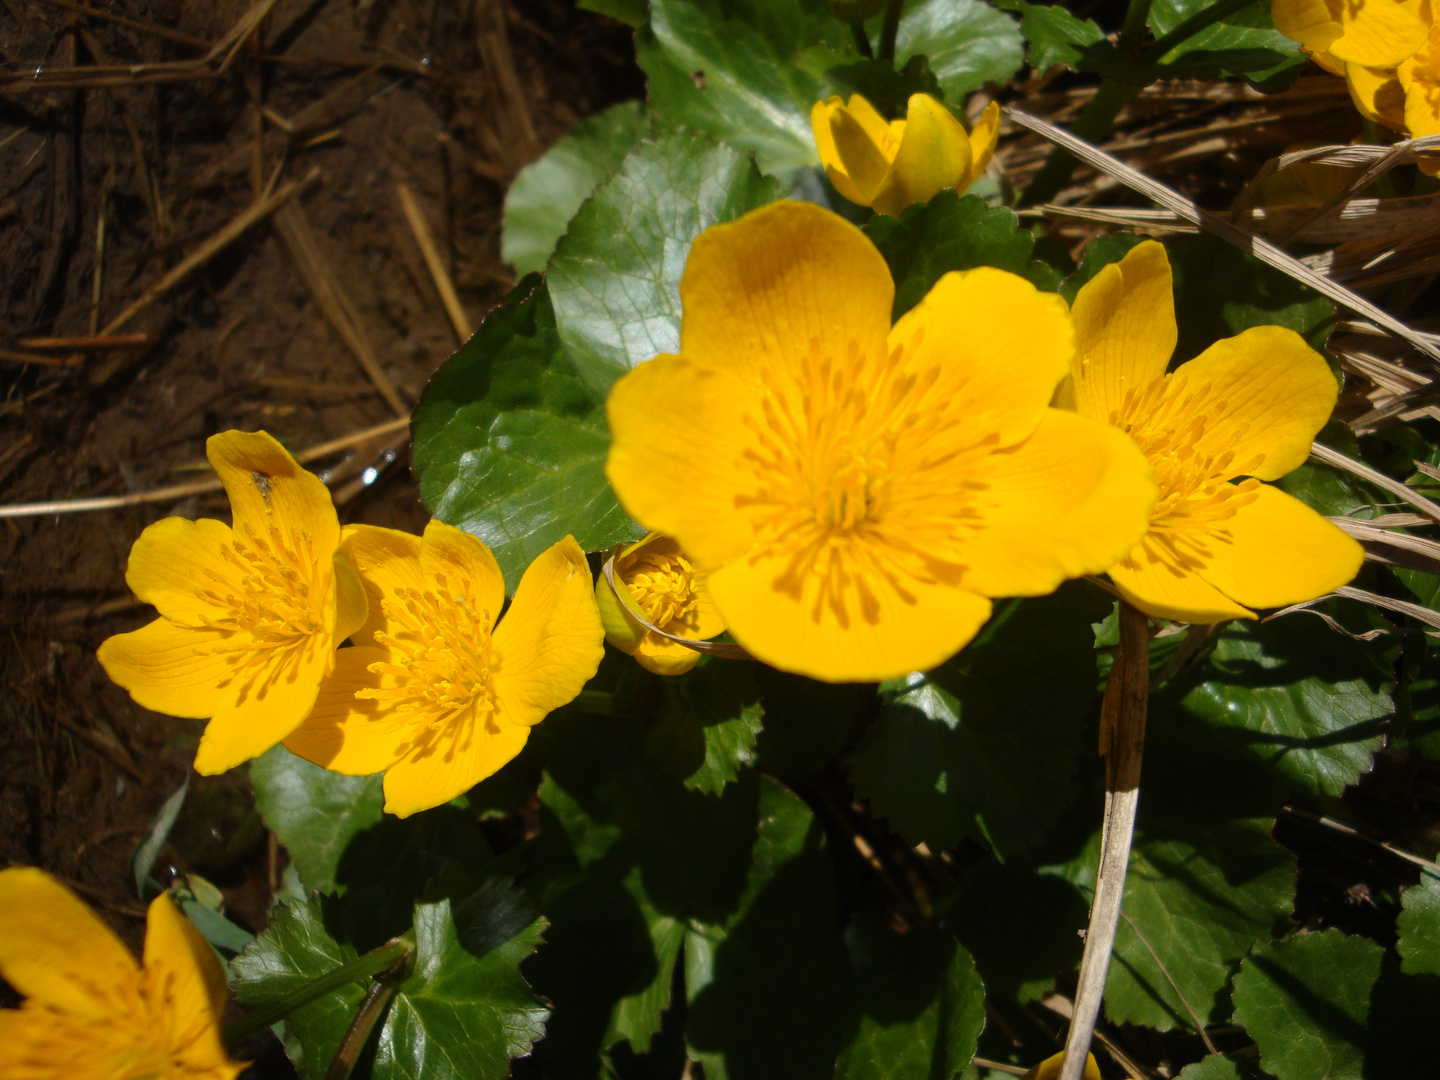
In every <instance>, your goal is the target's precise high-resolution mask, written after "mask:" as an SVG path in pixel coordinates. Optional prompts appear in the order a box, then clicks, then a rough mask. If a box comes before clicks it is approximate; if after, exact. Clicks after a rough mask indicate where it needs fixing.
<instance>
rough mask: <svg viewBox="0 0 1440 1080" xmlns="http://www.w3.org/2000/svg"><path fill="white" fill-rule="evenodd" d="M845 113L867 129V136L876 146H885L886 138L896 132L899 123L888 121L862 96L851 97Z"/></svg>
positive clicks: (852, 95)
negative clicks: (896, 125)
mask: <svg viewBox="0 0 1440 1080" xmlns="http://www.w3.org/2000/svg"><path fill="white" fill-rule="evenodd" d="M845 111H846V112H848V113H849V114H850V115H851V117H853V118H854V120H855V122H856V123H857V124H859V125H860V126H861V127H862V128H864V129H865V132H866V134H868V135H869V136H870V141H871V142H873V143H874V144H875V145H876V146H884V145H885V141H886V138H887V137H888V136H889V135H890V134H891V132H893V131H894V128H895V124H896V123H898V122H899V121H887V120H886V119H885V118H884V117H883V116H881V115H880V114H879V112H877V111H876V109H875V106H874V105H871V104H870V102H869V100H868V99H867V98H865V97H864V96H862V95H860V94H851V95H850V100H849V101H847V102H846V103H845Z"/></svg>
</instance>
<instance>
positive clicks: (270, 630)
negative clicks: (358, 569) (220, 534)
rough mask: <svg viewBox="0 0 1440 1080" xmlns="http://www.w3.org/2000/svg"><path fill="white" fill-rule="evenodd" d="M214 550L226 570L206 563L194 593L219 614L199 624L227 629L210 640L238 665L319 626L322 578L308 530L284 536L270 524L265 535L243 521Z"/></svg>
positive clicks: (321, 626) (307, 635) (252, 661)
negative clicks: (228, 568) (216, 639)
mask: <svg viewBox="0 0 1440 1080" xmlns="http://www.w3.org/2000/svg"><path fill="white" fill-rule="evenodd" d="M220 556H221V558H223V559H224V560H225V561H226V562H227V563H229V564H230V566H231V567H232V568H233V569H232V571H231V573H228V574H227V573H223V572H221V571H219V570H212V569H207V570H205V571H204V576H205V577H206V578H208V579H209V582H210V583H209V584H208V585H205V586H202V587H201V588H199V589H197V590H195V594H196V596H198V597H199V598H200V599H201V600H203V601H205V602H206V603H207V604H209V605H211V606H213V607H216V608H219V609H220V611H221V614H219V615H216V616H211V617H209V618H205V619H203V620H202V624H203V625H204V626H207V627H209V628H211V629H214V630H223V631H226V633H227V634H228V635H231V636H230V637H228V638H227V640H225V641H224V642H222V643H221V644H218V645H215V646H213V650H214V651H215V652H216V653H228V654H233V655H234V656H235V658H236V661H235V662H236V663H237V665H239V666H241V667H246V666H251V665H254V664H260V663H263V662H264V660H265V658H266V657H267V656H268V655H269V654H270V653H272V652H273V651H274V650H276V649H288V648H290V647H291V646H293V645H297V644H299V643H301V642H303V641H305V640H307V639H308V638H310V637H312V636H313V635H315V634H319V633H321V632H323V631H324V630H325V623H326V620H325V618H324V615H323V613H322V610H321V607H322V601H323V600H324V597H323V596H322V595H321V591H322V583H321V582H320V581H318V580H317V578H318V576H319V575H317V574H316V565H317V560H316V557H315V544H314V541H313V540H312V538H311V536H310V534H309V533H306V532H300V531H298V530H295V531H291V533H290V535H289V536H288V537H287V536H286V535H285V534H284V533H282V532H281V530H280V529H279V528H278V527H277V526H275V525H271V526H270V529H269V532H268V533H267V534H266V535H261V534H260V532H258V531H257V530H256V529H255V528H254V527H253V526H250V525H246V526H245V529H244V533H243V535H242V534H241V533H240V532H239V531H237V532H236V533H235V534H234V536H233V539H232V540H231V542H230V543H229V544H227V545H225V546H224V547H222V548H221V549H220Z"/></svg>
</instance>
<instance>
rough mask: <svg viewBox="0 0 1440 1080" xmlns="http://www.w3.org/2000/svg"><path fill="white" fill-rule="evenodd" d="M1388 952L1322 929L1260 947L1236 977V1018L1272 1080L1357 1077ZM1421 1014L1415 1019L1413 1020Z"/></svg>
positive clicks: (1356, 1079) (1366, 941)
mask: <svg viewBox="0 0 1440 1080" xmlns="http://www.w3.org/2000/svg"><path fill="white" fill-rule="evenodd" d="M1384 952H1385V950H1384V949H1382V948H1381V947H1380V946H1379V945H1377V944H1375V942H1373V941H1370V940H1369V939H1367V938H1361V937H1347V936H1346V935H1345V934H1343V933H1341V932H1340V931H1339V930H1322V931H1320V932H1319V933H1313V934H1305V935H1303V936H1300V937H1296V938H1292V939H1291V940H1289V941H1277V942H1274V943H1271V944H1266V945H1261V946H1257V947H1256V949H1255V950H1254V951H1253V952H1252V953H1251V954H1250V955H1249V956H1247V957H1246V958H1245V962H1244V964H1242V965H1241V967H1240V973H1239V974H1238V975H1236V976H1235V992H1234V995H1235V1022H1236V1023H1238V1024H1240V1025H1241V1026H1243V1027H1244V1028H1245V1030H1246V1032H1247V1033H1248V1034H1249V1035H1250V1037H1251V1038H1252V1039H1254V1040H1255V1044H1256V1045H1257V1046H1259V1047H1260V1065H1261V1067H1262V1068H1264V1069H1265V1071H1266V1072H1269V1073H1273V1074H1274V1075H1275V1077H1276V1078H1277V1080H1360V1078H1361V1076H1362V1075H1363V1065H1364V1061H1363V1048H1364V1045H1365V1042H1366V1022H1367V1020H1368V1018H1369V1013H1370V995H1371V990H1372V988H1373V987H1374V985H1375V981H1376V979H1377V978H1378V977H1379V975H1380V962H1381V958H1382V957H1383V956H1384ZM1417 1019H1418V1018H1417Z"/></svg>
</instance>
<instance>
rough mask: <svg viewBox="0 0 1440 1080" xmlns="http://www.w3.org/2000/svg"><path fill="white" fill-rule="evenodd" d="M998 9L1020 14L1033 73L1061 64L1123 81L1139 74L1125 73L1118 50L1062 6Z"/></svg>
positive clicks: (1020, 1) (1021, 2) (1016, 1)
mask: <svg viewBox="0 0 1440 1080" xmlns="http://www.w3.org/2000/svg"><path fill="white" fill-rule="evenodd" d="M1001 6H1002V7H1007V8H1010V9H1011V10H1014V11H1018V12H1019V13H1020V33H1021V34H1022V35H1023V36H1024V38H1025V41H1026V42H1028V43H1029V48H1028V50H1027V52H1026V56H1025V59H1026V60H1027V61H1028V62H1029V64H1030V66H1031V67H1032V68H1034V69H1035V70H1036V71H1038V72H1045V71H1048V70H1050V68H1052V67H1054V66H1055V65H1056V64H1064V65H1065V66H1067V67H1071V68H1074V69H1075V70H1076V71H1094V72H1099V73H1100V74H1103V75H1110V76H1112V77H1113V76H1117V75H1118V76H1121V77H1122V81H1129V80H1132V79H1139V78H1140V75H1139V74H1138V72H1137V73H1132V72H1131V71H1128V70H1127V66H1126V64H1125V61H1124V59H1123V58H1122V57H1121V56H1120V52H1119V50H1118V49H1116V48H1115V46H1114V45H1113V44H1112V43H1111V42H1110V40H1109V39H1108V38H1106V36H1105V31H1103V30H1101V29H1100V27H1099V26H1097V25H1096V24H1095V21H1094V20H1093V19H1082V18H1080V17H1078V16H1076V15H1074V14H1072V13H1071V12H1070V11H1068V10H1066V8H1065V6H1064V5H1062V4H1030V3H1026V2H1025V0H1008V2H1006V3H1003V4H1002V5H1001Z"/></svg>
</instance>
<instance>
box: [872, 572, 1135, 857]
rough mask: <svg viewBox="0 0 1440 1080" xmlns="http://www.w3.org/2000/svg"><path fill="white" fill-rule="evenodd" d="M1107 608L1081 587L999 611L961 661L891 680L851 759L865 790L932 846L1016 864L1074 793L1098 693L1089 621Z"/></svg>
mask: <svg viewBox="0 0 1440 1080" xmlns="http://www.w3.org/2000/svg"><path fill="white" fill-rule="evenodd" d="M1108 607H1109V601H1108V600H1106V599H1104V597H1103V596H1101V594H1099V593H1098V592H1096V591H1095V590H1094V589H1093V588H1092V587H1091V586H1088V585H1085V584H1080V583H1075V584H1070V585H1066V586H1062V587H1061V589H1060V591H1059V592H1057V593H1056V594H1055V595H1054V596H1050V597H1046V598H1044V599H1039V600H1023V601H1008V602H1006V603H1003V604H997V605H996V610H995V614H994V616H992V617H991V620H990V622H989V623H987V624H986V626H985V628H984V629H982V630H981V632H980V634H979V636H978V637H977V638H976V639H975V640H974V641H973V642H971V643H970V644H969V645H967V646H966V647H965V648H964V649H963V650H962V651H961V652H960V653H959V655H957V656H956V657H955V658H954V659H953V660H950V661H948V662H947V663H945V664H943V665H942V666H941V667H939V668H936V669H935V670H934V671H931V672H929V673H928V674H924V675H919V674H917V675H912V676H909V677H907V678H905V679H897V680H895V681H893V682H890V683H886V684H883V685H882V688H881V689H882V707H881V712H880V716H879V719H878V720H877V721H876V722H875V724H874V726H873V727H871V729H870V731H869V732H868V733H867V734H866V736H865V739H864V740H863V741H862V742H861V744H860V745H859V746H858V747H857V748H856V749H855V751H854V753H853V754H852V755H851V757H850V768H851V776H852V779H853V781H854V784H855V790H856V792H857V794H859V795H860V796H861V797H862V798H865V799H868V800H869V802H870V806H871V809H872V811H873V812H874V813H875V815H876V816H877V817H883V818H886V819H888V820H889V822H890V824H891V826H892V827H893V828H895V829H897V830H898V831H899V832H901V833H902V834H903V835H904V836H905V838H906V839H907V840H909V841H910V842H911V843H919V842H921V841H924V842H925V843H926V844H928V845H929V846H930V847H931V848H932V849H934V850H940V849H942V848H947V847H950V846H952V845H953V844H955V843H956V842H958V841H959V840H960V839H961V837H963V836H967V835H968V836H972V837H974V838H976V839H977V840H980V841H981V842H983V843H985V844H988V845H990V846H992V847H993V848H994V849H995V851H996V852H997V854H998V855H1000V857H1001V858H1006V859H1008V858H1010V857H1011V856H1014V855H1017V854H1020V853H1023V852H1026V851H1029V850H1033V849H1034V848H1036V847H1037V846H1038V845H1039V844H1040V843H1041V841H1042V840H1043V839H1044V838H1045V835H1046V832H1047V830H1048V829H1049V828H1050V827H1051V826H1052V825H1053V824H1054V823H1055V822H1056V821H1058V820H1059V818H1060V816H1061V815H1062V814H1063V813H1064V812H1065V811H1066V809H1067V808H1068V807H1069V806H1070V803H1071V801H1072V800H1073V798H1074V795H1075V791H1074V772H1075V764H1074V763H1075V759H1076V758H1077V757H1078V756H1079V755H1080V754H1081V753H1083V752H1084V750H1083V746H1084V744H1083V742H1082V738H1081V731H1082V729H1081V725H1080V723H1079V722H1078V718H1079V717H1082V716H1084V715H1085V713H1086V711H1087V710H1088V709H1090V708H1091V707H1092V705H1093V703H1094V701H1095V697H1096V695H1095V655H1094V651H1093V648H1092V642H1093V632H1092V630H1091V628H1090V624H1091V622H1093V621H1095V620H1096V619H1098V618H1100V617H1102V616H1103V615H1104V613H1105V611H1106V609H1108ZM1041 658H1043V659H1041ZM1037 664H1038V665H1043V669H1044V677H1043V678H1041V677H1039V675H1038V672H1039V670H1040V669H1039V668H1038V667H1037Z"/></svg>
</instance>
